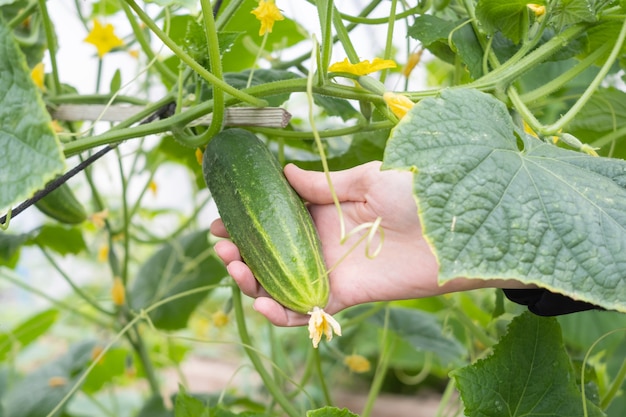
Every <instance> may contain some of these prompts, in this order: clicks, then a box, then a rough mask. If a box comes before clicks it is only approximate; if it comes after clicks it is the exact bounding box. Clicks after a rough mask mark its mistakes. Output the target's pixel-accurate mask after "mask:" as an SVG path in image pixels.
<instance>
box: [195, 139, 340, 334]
mask: <svg viewBox="0 0 626 417" xmlns="http://www.w3.org/2000/svg"><path fill="white" fill-rule="evenodd" d="M202 170H203V174H204V179H205V181H206V183H207V186H208V188H209V190H210V191H211V195H212V196H213V199H214V201H215V204H216V205H217V209H218V211H219V214H220V216H221V217H222V221H223V222H224V226H225V227H226V230H227V231H228V233H229V235H230V237H231V239H232V240H233V242H234V243H235V244H236V245H237V247H238V248H239V251H240V253H241V257H242V259H243V260H244V261H245V262H246V264H247V265H248V267H249V268H250V270H251V271H252V272H253V273H254V275H255V277H256V278H257V280H258V281H259V282H260V284H261V285H262V286H263V288H264V289H265V290H266V291H267V293H268V294H269V295H270V296H272V298H274V299H275V300H276V301H278V302H279V303H280V304H282V305H283V306H285V307H287V308H288V309H291V310H293V311H296V312H298V313H302V314H311V319H312V320H317V322H316V323H315V324H314V325H313V326H315V327H317V330H316V329H312V328H311V326H312V324H309V330H310V332H311V338H313V344H314V346H317V343H318V342H319V339H320V338H321V333H324V334H326V335H327V338H329V339H330V338H331V337H332V330H335V332H336V333H338V334H340V332H341V330H340V328H339V326H338V324H337V323H336V322H335V321H334V319H333V318H332V317H330V316H329V315H327V314H326V313H324V312H323V308H324V307H326V304H327V302H328V296H329V283H328V274H327V271H326V266H325V263H324V258H323V255H322V249H321V243H320V239H319V236H318V234H317V230H316V229H315V226H314V224H313V220H312V219H311V216H310V214H309V212H308V210H307V208H306V206H305V204H304V202H303V201H302V199H301V198H300V197H299V196H298V194H297V193H296V192H295V191H294V189H293V188H291V186H290V185H289V183H288V182H287V179H286V178H285V176H284V174H283V171H282V167H281V166H280V164H279V163H278V161H277V160H276V158H274V156H273V155H272V153H271V152H270V150H269V149H268V148H267V146H266V145H265V144H264V143H263V142H262V141H261V140H260V139H259V138H257V137H256V136H255V135H254V134H252V133H250V132H248V131H246V130H243V129H228V130H224V131H222V132H221V133H219V134H217V135H216V136H215V137H213V138H212V139H211V141H210V142H209V144H208V145H207V148H206V150H205V152H204V156H203V161H202ZM313 313H315V314H313ZM320 317H321V318H320ZM331 327H332V329H331ZM329 330H330V331H329ZM316 331H317V333H319V334H314V333H316ZM329 333H330V336H329Z"/></svg>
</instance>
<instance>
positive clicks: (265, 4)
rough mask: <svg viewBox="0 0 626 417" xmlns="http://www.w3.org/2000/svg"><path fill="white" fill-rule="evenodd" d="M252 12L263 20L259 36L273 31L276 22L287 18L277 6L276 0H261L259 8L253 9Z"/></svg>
mask: <svg viewBox="0 0 626 417" xmlns="http://www.w3.org/2000/svg"><path fill="white" fill-rule="evenodd" d="M251 13H252V14H253V15H254V16H255V17H256V18H257V20H259V21H260V22H261V29H259V36H263V35H265V34H266V33H272V29H273V28H274V22H276V21H277V20H284V19H285V17H284V16H283V15H282V13H281V12H280V10H279V9H278V7H276V3H274V0H260V1H259V5H258V6H257V8H256V9H254V10H252V12H251Z"/></svg>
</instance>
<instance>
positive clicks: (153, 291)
mask: <svg viewBox="0 0 626 417" xmlns="http://www.w3.org/2000/svg"><path fill="white" fill-rule="evenodd" d="M225 276H227V273H226V269H225V268H224V266H223V264H222V262H221V261H219V260H218V259H217V258H216V257H215V255H214V254H213V250H212V248H211V247H210V245H209V241H208V231H206V230H201V231H198V232H194V233H191V234H189V235H186V236H183V237H181V238H179V239H176V240H174V241H172V242H170V243H167V244H166V245H164V246H163V247H162V248H161V249H160V250H159V251H157V252H156V253H155V254H154V255H153V256H152V257H150V259H148V260H147V261H146V263H145V264H143V266H142V267H141V269H140V270H139V272H138V273H137V276H136V277H135V280H134V282H133V285H132V288H131V290H130V292H129V298H130V302H131V305H132V307H133V308H134V309H135V310H138V311H139V310H142V309H146V308H148V307H150V306H151V305H152V304H154V303H156V302H159V301H162V300H164V299H166V298H168V297H171V296H175V295H177V294H180V293H183V292H185V291H192V290H196V289H199V288H201V287H206V286H210V285H214V284H217V283H218V282H219V281H220V280H221V279H222V278H224V277H225ZM209 292H210V289H208V288H207V289H203V290H201V291H196V292H193V293H190V294H189V295H186V296H184V297H180V298H177V299H174V300H172V301H169V302H167V303H165V304H163V305H161V306H159V307H157V308H156V309H154V310H152V311H151V312H150V318H151V320H152V322H153V324H154V325H155V326H156V327H158V328H160V329H181V328H183V327H185V326H186V325H187V320H188V319H189V316H190V315H191V313H193V311H194V309H195V308H196V306H197V305H198V304H199V303H200V302H201V301H202V300H203V299H204V298H205V297H206V296H207V294H208V293H209Z"/></svg>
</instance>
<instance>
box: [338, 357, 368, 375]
mask: <svg viewBox="0 0 626 417" xmlns="http://www.w3.org/2000/svg"><path fill="white" fill-rule="evenodd" d="M343 363H344V365H346V366H347V367H348V368H349V369H350V370H351V371H352V372H356V373H358V374H360V373H363V372H367V371H369V370H370V368H371V364H370V361H368V360H367V358H366V357H365V356H363V355H356V354H353V355H348V356H346V357H345V358H344V359H343Z"/></svg>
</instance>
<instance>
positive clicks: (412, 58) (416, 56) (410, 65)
mask: <svg viewBox="0 0 626 417" xmlns="http://www.w3.org/2000/svg"><path fill="white" fill-rule="evenodd" d="M423 52H424V50H423V49H420V50H419V51H417V52H413V53H412V54H411V55H409V59H408V61H407V63H406V65H405V66H404V69H403V70H402V75H404V77H405V78H409V75H411V72H413V69H414V68H415V67H416V66H417V64H419V63H420V60H421V59H422V53H423Z"/></svg>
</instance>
